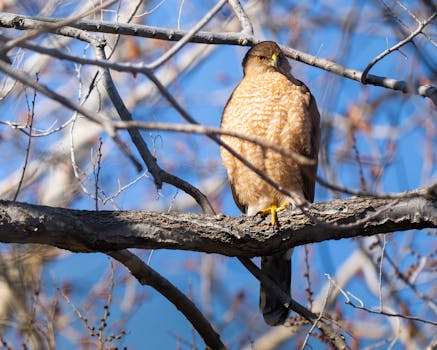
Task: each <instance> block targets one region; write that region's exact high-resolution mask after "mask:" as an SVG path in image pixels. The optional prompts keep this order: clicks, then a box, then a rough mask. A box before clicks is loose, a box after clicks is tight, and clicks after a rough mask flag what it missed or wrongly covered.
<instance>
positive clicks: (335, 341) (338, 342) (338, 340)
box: [239, 258, 349, 349]
mask: <svg viewBox="0 0 437 350" xmlns="http://www.w3.org/2000/svg"><path fill="white" fill-rule="evenodd" d="M239 260H240V262H241V263H242V264H243V265H244V266H245V267H246V268H247V270H249V272H250V273H251V274H252V275H254V276H255V277H256V278H257V279H258V280H259V281H261V282H262V283H263V285H265V286H266V287H267V288H268V289H269V291H270V292H271V293H273V294H274V295H275V296H276V297H278V298H279V300H281V302H282V303H283V304H284V306H286V307H287V308H289V309H290V310H293V311H294V312H296V313H298V314H299V315H301V316H302V317H304V318H305V319H307V320H308V321H309V322H311V323H312V324H315V325H316V327H317V328H318V329H319V330H320V331H321V332H322V333H323V334H324V335H325V336H326V337H327V339H328V340H329V341H330V342H331V344H332V345H334V346H335V348H336V349H349V346H348V345H347V343H346V341H345V339H344V337H343V335H341V334H337V333H336V332H335V331H334V330H333V329H332V327H331V325H330V324H328V323H327V322H326V320H324V319H322V318H321V317H319V316H318V315H316V314H315V313H313V312H311V311H310V310H308V309H307V308H305V307H304V306H302V305H300V304H299V303H298V302H296V301H295V300H293V299H290V297H289V296H288V295H287V294H286V293H284V292H283V291H282V290H281V289H280V288H279V287H278V286H277V285H276V284H275V283H274V282H273V281H272V280H271V279H270V278H269V277H268V276H266V275H264V274H263V273H262V272H261V270H260V269H259V268H258V267H257V266H256V265H255V264H254V263H253V262H252V261H251V260H250V259H248V258H239Z"/></svg>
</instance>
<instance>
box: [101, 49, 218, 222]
mask: <svg viewBox="0 0 437 350" xmlns="http://www.w3.org/2000/svg"><path fill="white" fill-rule="evenodd" d="M94 49H95V52H96V56H97V57H99V58H101V59H105V52H104V49H103V47H102V46H94ZM103 78H104V79H103V84H104V86H105V89H106V92H107V93H108V96H109V98H110V100H111V101H112V103H113V105H114V107H115V109H116V110H117V112H118V114H119V116H120V118H121V119H122V120H124V121H132V115H131V114H130V112H129V110H128V109H127V108H126V106H125V104H124V102H123V100H122V98H121V96H120V94H119V93H118V90H117V89H116V87H115V85H114V83H113V80H112V77H111V73H110V72H109V70H108V69H103ZM129 134H130V136H131V139H132V142H133V143H134V144H135V146H136V147H137V149H138V151H139V152H140V155H141V157H142V158H143V161H144V162H145V164H146V166H147V169H148V170H149V171H150V173H151V174H152V176H153V179H154V181H155V185H156V186H157V188H161V187H162V183H163V182H166V183H169V184H172V185H174V186H175V187H177V188H179V189H181V190H183V191H184V192H186V193H188V194H189V195H191V196H192V197H193V198H194V199H195V200H196V202H197V203H198V204H199V206H200V207H201V208H202V210H203V211H204V213H209V214H213V213H214V208H213V207H212V205H211V203H210V202H209V200H208V198H207V197H206V196H205V195H204V194H203V193H202V192H201V191H200V190H199V189H197V188H196V187H194V186H193V185H191V184H190V183H189V182H187V181H184V180H182V179H180V178H179V177H177V176H175V175H172V174H170V173H168V172H167V171H165V170H163V169H162V168H161V167H160V166H159V165H158V163H157V160H156V158H155V157H154V156H153V155H152V153H151V152H150V150H149V148H148V147H147V144H146V142H145V141H144V139H143V138H142V136H141V134H140V132H139V131H138V129H130V130H129Z"/></svg>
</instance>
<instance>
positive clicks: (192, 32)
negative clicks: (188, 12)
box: [146, 0, 227, 69]
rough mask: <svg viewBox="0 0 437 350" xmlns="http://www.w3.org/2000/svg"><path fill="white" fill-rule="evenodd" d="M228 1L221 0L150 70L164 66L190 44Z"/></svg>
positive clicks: (150, 65)
mask: <svg viewBox="0 0 437 350" xmlns="http://www.w3.org/2000/svg"><path fill="white" fill-rule="evenodd" d="M226 2H227V0H220V1H219V2H218V3H217V5H215V6H214V7H213V8H212V9H211V10H210V11H209V12H208V13H207V14H206V15H205V16H204V17H203V18H202V19H201V20H200V21H199V22H198V23H197V24H196V25H195V26H194V27H193V28H192V29H190V30H189V31H188V32H187V33H186V34H185V35H184V36H183V37H182V38H181V39H180V40H179V41H178V42H177V44H176V45H174V46H173V47H172V48H171V49H170V50H168V51H167V52H166V53H165V54H164V55H162V56H161V57H159V58H158V59H157V60H155V61H154V62H152V63H150V64H148V65H147V66H146V67H147V68H148V69H156V68H158V67H159V66H161V65H163V64H164V63H165V62H167V61H168V60H169V59H170V58H172V57H173V56H174V55H175V54H176V53H177V52H178V51H179V50H180V49H182V47H184V46H185V44H186V43H188V42H189V41H190V40H191V38H192V37H193V36H194V35H195V34H196V33H197V32H198V31H199V30H200V29H202V28H203V27H204V26H205V25H206V24H207V23H208V22H209V21H210V20H211V19H212V18H213V17H214V16H215V15H216V14H217V12H219V11H220V9H221V8H222V7H223V6H224V4H226Z"/></svg>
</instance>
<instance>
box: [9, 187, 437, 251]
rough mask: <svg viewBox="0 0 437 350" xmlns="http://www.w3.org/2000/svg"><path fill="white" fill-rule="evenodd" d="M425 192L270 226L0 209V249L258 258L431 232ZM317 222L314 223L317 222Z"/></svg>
mask: <svg viewBox="0 0 437 350" xmlns="http://www.w3.org/2000/svg"><path fill="white" fill-rule="evenodd" d="M430 193H431V192H429V191H428V192H425V191H422V192H420V193H419V192H417V194H416V195H414V196H412V195H409V194H407V195H406V196H405V197H401V198H398V199H396V198H386V199H376V198H362V197H360V198H350V199H345V200H334V201H331V202H326V203H316V204H314V205H313V207H312V208H311V209H310V210H309V213H310V214H311V215H313V216H314V217H315V218H316V219H317V220H319V221H318V222H317V223H314V222H313V221H314V219H309V218H308V216H306V215H305V214H302V213H299V212H298V211H296V210H295V211H285V212H283V213H281V214H280V216H279V220H280V227H272V226H271V225H270V224H269V221H270V220H262V219H260V218H250V217H244V216H240V217H230V216H225V215H215V216H211V215H202V214H192V213H190V214H189V213H152V212H146V211H98V212H97V211H86V210H72V209H64V208H55V207H47V206H41V205H32V204H26V203H18V202H11V201H4V200H1V201H0V242H3V243H40V244H48V245H52V246H56V247H59V248H63V249H67V250H71V251H80V252H92V251H113V250H119V249H125V248H143V249H181V250H193V251H201V252H207V253H218V254H223V255H227V256H246V257H252V256H261V255H267V254H272V253H273V252H277V251H281V250H283V249H286V248H289V247H294V246H299V245H303V244H308V243H315V242H321V241H325V240H332V239H342V238H350V237H356V236H371V235H375V234H380V233H388V232H394V231H403V230H410V229H424V228H436V227H437V197H435V196H433V195H431V194H430ZM317 220H316V221H317Z"/></svg>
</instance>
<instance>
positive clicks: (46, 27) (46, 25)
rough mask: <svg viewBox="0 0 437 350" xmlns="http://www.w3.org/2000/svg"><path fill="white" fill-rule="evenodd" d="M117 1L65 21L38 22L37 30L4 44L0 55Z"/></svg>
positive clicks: (0, 49)
mask: <svg viewBox="0 0 437 350" xmlns="http://www.w3.org/2000/svg"><path fill="white" fill-rule="evenodd" d="M117 1H118V0H108V1H107V2H105V3H102V4H101V5H99V6H97V7H95V8H92V9H89V10H86V11H85V12H83V13H79V14H77V15H75V16H73V17H70V18H67V19H62V20H56V21H55V22H40V25H39V26H38V28H37V29H35V30H32V31H30V32H28V33H26V34H24V35H22V36H20V37H18V38H15V39H12V40H10V41H9V42H7V43H6V44H4V45H3V46H2V47H1V48H0V55H4V54H6V53H7V52H8V51H9V50H10V49H12V48H14V47H16V46H19V45H20V44H21V43H24V42H25V41H27V40H31V39H34V38H36V37H37V36H38V35H41V34H43V33H45V32H50V31H54V30H56V29H58V28H61V27H65V26H68V25H69V24H72V23H73V22H76V21H78V20H79V19H81V18H83V17H86V16H88V15H90V14H92V13H95V12H97V11H100V10H102V9H104V8H106V7H109V6H111V5H112V4H114V3H115V2H117Z"/></svg>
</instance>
